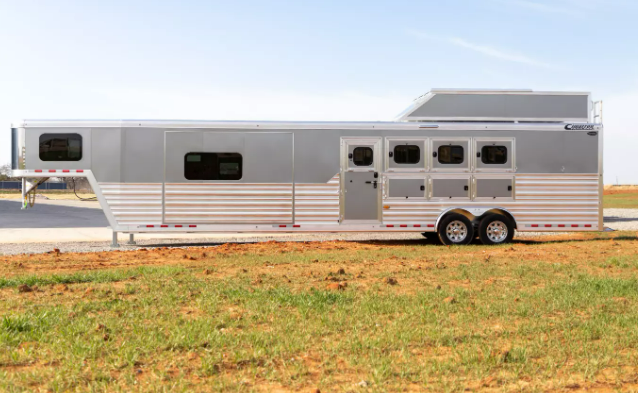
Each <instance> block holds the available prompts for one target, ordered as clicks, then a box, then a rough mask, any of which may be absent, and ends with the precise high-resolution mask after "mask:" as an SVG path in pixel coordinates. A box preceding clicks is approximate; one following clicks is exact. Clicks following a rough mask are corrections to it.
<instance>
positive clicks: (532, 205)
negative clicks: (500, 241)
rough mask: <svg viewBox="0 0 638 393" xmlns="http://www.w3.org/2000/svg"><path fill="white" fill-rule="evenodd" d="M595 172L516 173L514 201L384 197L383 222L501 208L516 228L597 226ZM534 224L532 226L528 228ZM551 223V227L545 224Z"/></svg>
mask: <svg viewBox="0 0 638 393" xmlns="http://www.w3.org/2000/svg"><path fill="white" fill-rule="evenodd" d="M598 181H599V179H598V176H597V175H580V174H579V175H572V174H565V175H516V180H515V187H514V190H515V200H513V201H511V200H510V201H507V200H498V201H462V200H456V201H455V200H451V201H434V200H432V201H428V200H425V199H421V200H420V199H408V200H404V199H385V200H384V201H383V223H384V224H394V225H402V224H407V225H412V224H421V225H422V226H423V225H426V226H427V225H433V224H435V223H436V220H437V218H438V217H439V215H440V214H441V213H442V212H443V211H444V210H446V209H448V208H453V207H502V208H504V209H507V210H508V211H509V212H511V213H512V215H513V216H514V218H515V219H516V222H517V224H518V229H519V230H530V231H531V230H535V231H538V230H541V228H542V230H550V228H552V229H561V227H559V225H564V226H565V227H564V228H565V230H567V229H571V230H575V229H574V227H572V225H578V227H577V228H579V229H585V227H584V225H591V227H587V229H596V228H598V214H599V210H598V209H599V200H600V196H599V184H598ZM532 225H535V227H532ZM548 225H551V227H548Z"/></svg>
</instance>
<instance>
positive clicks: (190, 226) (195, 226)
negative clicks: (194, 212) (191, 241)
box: [188, 225, 197, 228]
mask: <svg viewBox="0 0 638 393" xmlns="http://www.w3.org/2000/svg"><path fill="white" fill-rule="evenodd" d="M188 227H189V228H197V225H189V226H188Z"/></svg>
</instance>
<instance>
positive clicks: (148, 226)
mask: <svg viewBox="0 0 638 393" xmlns="http://www.w3.org/2000/svg"><path fill="white" fill-rule="evenodd" d="M154 226H155V225H147V226H146V227H147V228H153V227H154Z"/></svg>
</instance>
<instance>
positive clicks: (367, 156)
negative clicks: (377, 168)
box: [352, 146, 373, 166]
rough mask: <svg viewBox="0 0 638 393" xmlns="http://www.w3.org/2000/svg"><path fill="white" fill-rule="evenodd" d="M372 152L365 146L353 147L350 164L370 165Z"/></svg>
mask: <svg viewBox="0 0 638 393" xmlns="http://www.w3.org/2000/svg"><path fill="white" fill-rule="evenodd" d="M372 157H373V152H372V148H370V147H367V146H359V147H355V148H354V150H353V151H352V162H353V163H354V165H356V166H370V165H372Z"/></svg>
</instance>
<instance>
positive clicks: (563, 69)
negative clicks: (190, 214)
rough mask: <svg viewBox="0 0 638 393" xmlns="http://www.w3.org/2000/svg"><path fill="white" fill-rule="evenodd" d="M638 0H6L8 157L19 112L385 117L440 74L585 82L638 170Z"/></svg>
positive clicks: (578, 87)
mask: <svg viewBox="0 0 638 393" xmlns="http://www.w3.org/2000/svg"><path fill="white" fill-rule="evenodd" d="M637 17H638V1H630V0H474V1H470V0H448V1H372V0H368V1H343V0H342V1H322V2H312V3H311V2H301V1H272V0H271V1H241V0H236V1H187V0H183V1H170V2H169V1H114V0H112V1H109V2H101V1H64V0H57V1H55V2H53V1H29V0H20V1H8V0H0V49H1V52H0V53H1V54H0V130H1V129H2V127H4V130H5V131H0V163H5V162H8V161H9V160H10V146H9V142H10V135H9V134H10V133H9V124H10V122H11V121H12V120H16V119H22V118H84V119H86V118H102V119H104V118H113V119H118V118H158V119H160V118H164V119H177V118H185V119H220V120H226V119H264V120H277V119H278V120H390V119H392V118H393V117H394V115H396V114H397V113H399V112H400V111H401V110H403V109H404V108H405V107H406V106H407V105H408V104H409V103H410V102H411V100H412V99H414V98H415V97H417V96H419V95H421V94H422V93H424V92H426V91H428V90H429V89H430V88H436V87H462V88H532V89H534V90H575V91H591V92H592V93H593V96H594V98H595V99H603V100H604V102H605V104H604V105H605V113H604V120H605V127H606V129H605V132H606V134H605V172H606V178H605V181H606V183H611V182H614V183H615V182H616V177H618V181H619V182H620V183H636V184H638V170H637V168H638V165H636V164H628V159H627V157H631V156H633V154H635V153H634V151H635V149H636V147H637V146H638V111H637V110H636V108H635V107H636V106H638V24H637V23H636V20H637Z"/></svg>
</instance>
